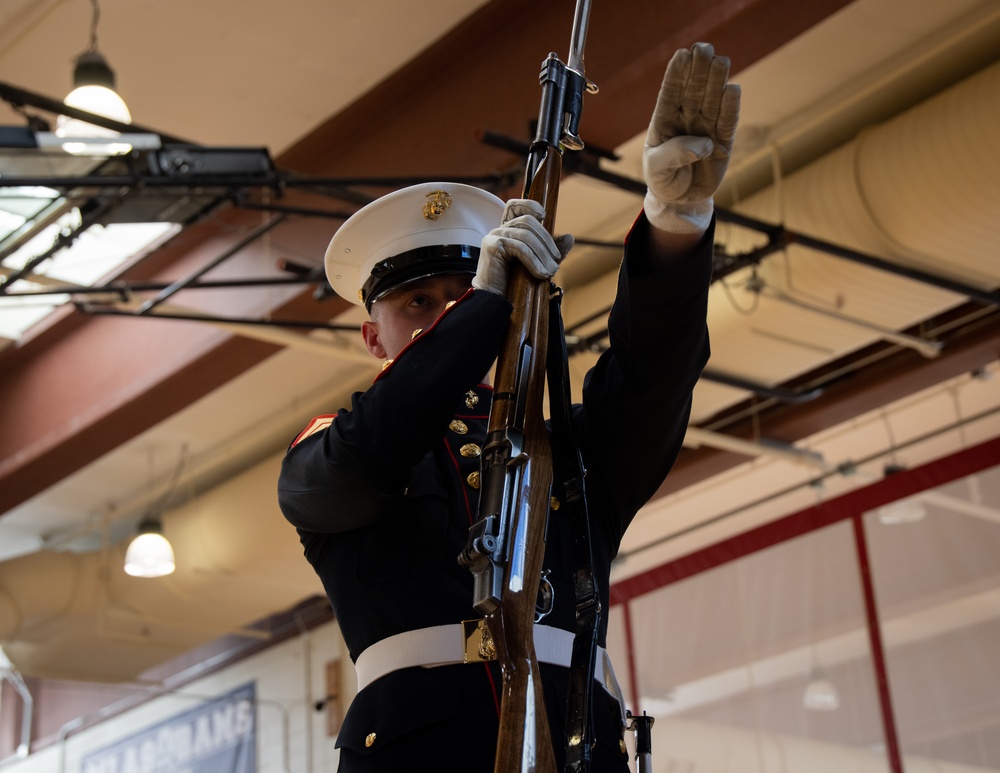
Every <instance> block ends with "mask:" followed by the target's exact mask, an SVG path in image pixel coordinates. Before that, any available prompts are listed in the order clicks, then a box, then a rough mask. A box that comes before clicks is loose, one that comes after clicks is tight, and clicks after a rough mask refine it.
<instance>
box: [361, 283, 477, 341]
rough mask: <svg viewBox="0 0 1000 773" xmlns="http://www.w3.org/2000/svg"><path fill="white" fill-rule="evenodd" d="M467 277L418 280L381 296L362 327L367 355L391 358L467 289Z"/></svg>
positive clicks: (373, 305)
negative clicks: (414, 333)
mask: <svg viewBox="0 0 1000 773" xmlns="http://www.w3.org/2000/svg"><path fill="white" fill-rule="evenodd" d="M471 281H472V276H471V275H469V274H446V275H444V276H434V277H428V278H427V279H418V280H415V281H413V282H409V283H408V284H405V285H403V286H402V287H399V288H397V289H395V290H393V291H391V292H389V293H387V294H386V295H383V296H382V297H381V298H379V299H378V300H377V301H375V303H373V304H372V310H371V319H370V320H369V321H367V322H364V323H363V324H362V325H361V335H362V337H363V338H364V340H365V346H366V347H367V348H368V351H369V353H371V354H372V355H373V356H375V357H379V358H380V359H393V358H395V357H396V355H398V354H399V353H400V352H401V351H402V350H403V347H404V346H406V345H407V344H408V343H409V342H410V340H411V339H412V338H413V331H414V330H421V329H424V328H427V327H430V326H431V325H432V324H433V323H434V320H436V319H437V318H438V317H439V316H440V315H441V312H443V311H444V309H445V306H446V305H447V304H448V303H449V302H450V301H455V300H458V299H459V298H461V297H462V296H463V295H465V293H466V292H467V291H468V289H469V283H470V282H471Z"/></svg>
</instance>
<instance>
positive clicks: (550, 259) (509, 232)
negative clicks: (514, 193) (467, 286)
mask: <svg viewBox="0 0 1000 773" xmlns="http://www.w3.org/2000/svg"><path fill="white" fill-rule="evenodd" d="M544 218H545V209H544V207H542V205H541V204H539V203H538V202H536V201H532V200H531V199H511V200H510V201H508V202H507V206H506V207H504V211H503V225H501V226H499V227H497V228H494V229H493V230H492V231H490V232H489V233H488V234H486V236H484V237H483V244H482V248H481V250H480V252H479V265H478V266H477V268H476V275H475V276H474V277H473V279H472V286H473V287H475V288H476V289H477V290H489V291H490V292H493V293H497V294H499V295H504V294H506V292H507V274H508V272H509V270H510V264H511V261H514V260H517V261H520V263H521V265H523V266H524V267H525V269H527V271H528V273H529V274H531V275H532V276H533V277H535V278H536V279H548V278H549V277H551V276H553V275H554V274H555V273H556V270H557V269H558V268H559V263H560V262H561V261H562V259H563V258H565V257H566V255H567V254H568V253H569V251H570V249H571V248H572V247H573V237H572V236H570V235H568V234H567V235H565V236H560V237H559V238H558V239H553V238H552V235H551V234H550V233H549V232H548V231H546V230H545V227H544V226H543V225H542V220H543V219H544Z"/></svg>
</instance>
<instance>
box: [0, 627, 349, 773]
mask: <svg viewBox="0 0 1000 773" xmlns="http://www.w3.org/2000/svg"><path fill="white" fill-rule="evenodd" d="M337 658H339V659H340V661H341V669H342V671H341V690H342V694H343V697H342V699H341V705H342V707H344V708H346V706H347V705H348V704H349V703H350V700H351V698H352V697H353V695H354V692H355V687H354V685H355V678H354V667H353V665H352V664H351V661H350V658H349V657H348V656H347V648H346V647H345V645H344V642H343V639H342V638H341V635H340V630H339V629H338V627H337V624H336V622H330V623H326V624H324V625H322V626H320V627H318V628H316V629H314V630H312V631H310V632H309V633H307V634H304V635H302V636H298V637H296V638H294V639H290V640H288V641H286V642H282V643H281V644H278V645H276V646H274V647H271V648H270V649H267V650H265V651H263V652H261V653H258V654H256V655H253V656H251V657H249V658H246V659H245V660H242V661H240V662H239V663H236V664H235V665H232V666H230V667H227V668H225V669H224V670H222V671H219V672H217V673H214V674H212V675H210V676H207V677H205V678H203V679H199V680H197V681H194V682H192V683H190V684H188V685H186V686H184V687H183V688H180V689H179V690H177V691H175V692H173V693H170V694H166V695H162V696H160V697H156V698H154V699H152V700H150V701H148V702H146V703H144V704H142V705H141V706H138V707H136V708H134V709H131V710H129V711H128V712H126V713H124V714H121V715H119V716H115V717H113V718H110V719H107V720H105V721H103V722H101V723H99V724H97V725H95V726H93V727H90V728H88V729H86V730H82V731H80V732H78V733H73V732H69V733H67V738H66V740H65V741H64V742H62V743H58V744H54V745H52V746H48V747H46V748H43V749H41V750H40V751H38V752H33V753H32V754H30V755H29V756H28V757H27V758H25V759H24V760H20V761H16V762H9V763H8V764H7V765H5V766H4V767H3V768H2V770H3V771H4V773H79V771H80V769H81V761H82V759H83V758H84V757H85V756H86V755H88V754H90V753H91V752H93V751H95V750H97V749H101V748H104V747H105V746H108V745H109V744H112V743H114V742H116V741H118V740H120V739H122V738H125V737H127V736H130V735H132V734H134V733H137V732H139V731H141V730H144V729H146V728H148V727H150V726H152V725H156V724H158V723H160V722H163V721H164V720H167V719H170V718H171V717H173V716H175V715H177V714H180V713H183V712H185V711H188V710H190V709H191V708H193V707H195V706H196V705H197V704H198V703H199V702H201V701H205V700H213V699H215V698H216V697H218V696H220V695H222V694H224V693H226V692H228V691H230V690H232V689H235V688H237V687H239V686H241V685H243V684H246V683H247V682H250V681H253V682H255V683H256V694H257V761H258V766H257V771H258V772H259V773H290V772H291V771H295V773H313V771H332V770H336V769H337V751H336V750H335V749H334V746H333V745H334V742H335V740H336V739H335V738H330V737H328V736H327V730H326V728H327V715H326V712H325V711H316V710H315V708H314V706H315V704H316V702H317V701H320V700H322V699H323V698H324V697H325V694H326V664H327V663H328V662H329V661H331V660H334V659H337ZM141 773H144V772H141Z"/></svg>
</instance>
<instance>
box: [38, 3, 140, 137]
mask: <svg viewBox="0 0 1000 773" xmlns="http://www.w3.org/2000/svg"><path fill="white" fill-rule="evenodd" d="M90 2H91V5H92V6H93V9H94V10H93V15H92V17H91V23H90V46H89V47H88V48H87V50H86V51H84V52H83V53H82V54H80V56H78V57H77V59H76V64H75V66H74V68H73V90H72V91H71V92H70V93H69V95H68V96H67V97H66V99H65V100H63V101H64V102H65V104H66V105H67V106H69V107H75V108H77V109H78V110H86V111H87V112H88V113H94V114H95V115H100V116H103V117H104V118H110V119H112V120H114V121H118V122H119V123H132V115H131V114H130V113H129V110H128V107H127V106H126V105H125V101H124V100H123V99H122V98H121V97H120V96H118V94H117V92H115V74H114V71H113V70H112V69H111V67H110V66H109V65H108V62H107V60H106V59H105V58H104V57H103V56H102V55H101V54H100V52H98V50H97V24H98V22H99V21H100V18H101V9H100V6H99V5H98V0H90ZM55 133H56V136H58V137H62V138H64V140H65V141H64V142H63V144H62V146H63V150H65V151H66V152H68V153H73V154H75V155H88V154H93V155H102V156H112V155H121V154H123V153H128V152H129V151H130V150H131V149H132V146H131V145H129V144H128V143H126V142H120V141H116V139H117V138H119V137H120V136H121V134H120V133H119V132H116V131H113V130H112V129H106V128H104V127H103V126H95V125H94V124H92V123H87V122H86V121H81V120H80V119H78V118H70V117H69V116H65V115H60V116H59V117H58V118H57V119H56V131H55Z"/></svg>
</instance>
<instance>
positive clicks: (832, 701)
mask: <svg viewBox="0 0 1000 773" xmlns="http://www.w3.org/2000/svg"><path fill="white" fill-rule="evenodd" d="M802 705H803V706H805V708H807V709H809V711H836V710H837V709H838V708H840V694H839V693H838V692H837V688H836V686H835V685H834V684H833V682H831V681H830V680H829V679H827V677H826V674H825V673H823V670H822V669H821V668H818V667H817V668H813V670H812V671H811V672H810V674H809V683H808V684H807V685H806V690H805V692H804V693H803V694H802Z"/></svg>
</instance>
